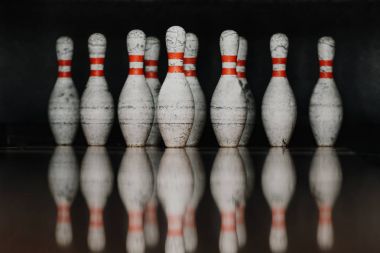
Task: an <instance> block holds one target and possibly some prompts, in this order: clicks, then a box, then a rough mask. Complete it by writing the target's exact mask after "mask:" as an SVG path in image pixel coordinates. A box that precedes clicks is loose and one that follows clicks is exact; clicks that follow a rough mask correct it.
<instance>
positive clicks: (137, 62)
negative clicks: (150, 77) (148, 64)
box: [129, 55, 144, 76]
mask: <svg viewBox="0 0 380 253" xmlns="http://www.w3.org/2000/svg"><path fill="white" fill-rule="evenodd" d="M129 75H138V76H140V75H144V55H130V56H129Z"/></svg>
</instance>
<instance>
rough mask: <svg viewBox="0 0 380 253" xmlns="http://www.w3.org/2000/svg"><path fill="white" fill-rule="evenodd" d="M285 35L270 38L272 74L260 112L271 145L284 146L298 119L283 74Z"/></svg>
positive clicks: (284, 68) (284, 72)
mask: <svg viewBox="0 0 380 253" xmlns="http://www.w3.org/2000/svg"><path fill="white" fill-rule="evenodd" d="M288 46H289V42H288V37H286V35H285V34H282V33H277V34H274V35H273V36H272V38H271V40H270V51H271V55H272V64H273V71H272V78H271V80H270V82H269V85H268V87H267V89H266V91H265V94H264V97H263V102H262V107H261V114H262V118H263V125H264V130H265V133H266V135H267V137H268V140H269V143H270V145H271V146H274V147H278V146H287V145H288V144H289V141H290V138H291V136H292V133H293V129H294V126H295V124H296V119H297V105H296V100H295V98H294V94H293V91H292V89H291V87H290V85H289V82H288V78H287V77H286V57H287V54H288Z"/></svg>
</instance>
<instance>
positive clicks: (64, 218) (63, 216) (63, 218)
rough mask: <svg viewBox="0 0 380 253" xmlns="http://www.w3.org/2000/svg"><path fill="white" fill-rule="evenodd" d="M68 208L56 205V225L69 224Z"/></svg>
mask: <svg viewBox="0 0 380 253" xmlns="http://www.w3.org/2000/svg"><path fill="white" fill-rule="evenodd" d="M70 222H71V217H70V206H69V205H68V204H61V205H58V214H57V223H60V224H63V223H66V224H67V223H70Z"/></svg>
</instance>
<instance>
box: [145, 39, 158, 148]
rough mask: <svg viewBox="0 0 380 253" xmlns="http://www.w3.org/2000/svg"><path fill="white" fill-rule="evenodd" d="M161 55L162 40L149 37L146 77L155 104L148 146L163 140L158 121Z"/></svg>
mask: <svg viewBox="0 0 380 253" xmlns="http://www.w3.org/2000/svg"><path fill="white" fill-rule="evenodd" d="M159 57H160V41H159V39H158V38H156V37H147V38H146V44H145V54H144V60H145V62H144V64H145V79H146V82H147V84H148V87H149V89H150V93H151V94H152V97H153V102H154V106H155V113H154V120H153V124H152V128H151V129H150V133H149V137H148V140H147V141H146V145H147V146H158V145H159V144H160V141H161V134H160V129H159V127H158V123H157V117H156V110H157V109H156V107H157V99H158V93H159V92H160V88H161V83H160V80H158V73H157V70H158V58H159Z"/></svg>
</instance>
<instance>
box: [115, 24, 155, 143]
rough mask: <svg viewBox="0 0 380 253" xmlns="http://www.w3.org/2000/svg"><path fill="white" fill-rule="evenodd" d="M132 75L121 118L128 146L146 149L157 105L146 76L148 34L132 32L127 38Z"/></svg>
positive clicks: (123, 96) (121, 102)
mask: <svg viewBox="0 0 380 253" xmlns="http://www.w3.org/2000/svg"><path fill="white" fill-rule="evenodd" d="M127 48H128V54H129V75H128V78H127V80H126V81H125V84H124V87H123V89H122V91H121V94H120V98H119V105H118V116H119V123H120V128H121V131H122V133H123V135H124V139H125V142H126V143H127V146H131V147H133V146H135V147H141V146H145V143H146V140H147V139H148V136H149V133H150V130H151V128H152V124H153V118H154V101H153V98H152V95H151V93H150V90H149V87H148V84H147V83H146V80H145V76H144V51H145V34H144V32H143V31H141V30H132V31H130V32H129V33H128V36H127Z"/></svg>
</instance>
